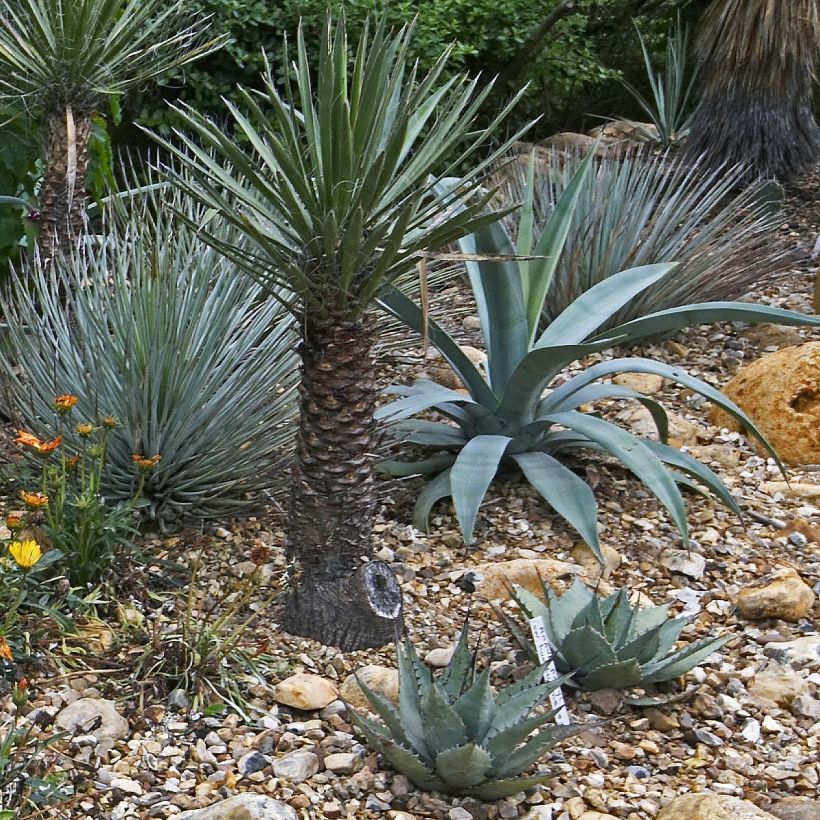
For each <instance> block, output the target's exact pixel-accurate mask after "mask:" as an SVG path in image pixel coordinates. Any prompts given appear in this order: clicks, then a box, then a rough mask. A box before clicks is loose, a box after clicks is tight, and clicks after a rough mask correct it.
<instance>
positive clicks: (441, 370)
mask: <svg viewBox="0 0 820 820" xmlns="http://www.w3.org/2000/svg"><path fill="white" fill-rule="evenodd" d="M459 347H460V349H461V352H462V353H463V354H464V355H465V356H466V357H467V358H468V359H469V360H470V362H471V363H472V365H473V367H475V368H477V369H478V370H481V369H482V368H483V367H484V366H485V365H486V363H487V354H486V353H485V352H484V351H483V350H479V349H478V348H477V347H471V346H470V345H459ZM424 370H425V372H426V373H427V375H428V376H429V377H430V378H431V379H432V380H433V381H434V382H437V383H438V384H440V385H441V386H442V387H449V388H450V389H451V390H460V389H462V388H463V387H464V385H463V384H462V382H461V379H460V378H459V377H458V376H457V375H456V372H455V370H453V368H452V367H450V365H449V364H448V363H447V361H446V360H445V359H444V357H443V356H442V355H441V354H440V353H439V352H438V351H437V350H435V348H434V349H433V352H432V355H431V356H430V357H429V358H428V359H427V360H426V361H425V362H424Z"/></svg>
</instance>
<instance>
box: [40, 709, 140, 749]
mask: <svg viewBox="0 0 820 820" xmlns="http://www.w3.org/2000/svg"><path fill="white" fill-rule="evenodd" d="M54 725H55V727H56V728H57V729H58V730H59V731H61V732H67V733H68V734H69V735H93V736H94V737H95V738H96V739H97V746H98V748H99V749H100V751H105V750H107V749H111V748H112V747H113V746H114V744H115V743H116V742H117V741H118V740H122V739H123V738H124V737H128V721H127V720H126V719H125V718H124V717H123V716H122V715H121V714H120V713H119V712H118V711H117V707H116V705H115V704H114V701H112V700H103V699H102V698H80V699H79V700H75V701H74V703H71V704H69V705H68V706H66V707H65V709H63V710H62V711H61V712H60V713H59V714H58V715H57V717H56V719H55V721H54Z"/></svg>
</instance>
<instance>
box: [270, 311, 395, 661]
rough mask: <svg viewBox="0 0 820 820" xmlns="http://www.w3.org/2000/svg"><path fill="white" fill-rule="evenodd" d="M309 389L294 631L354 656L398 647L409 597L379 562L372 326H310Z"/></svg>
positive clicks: (292, 521) (294, 560)
mask: <svg viewBox="0 0 820 820" xmlns="http://www.w3.org/2000/svg"><path fill="white" fill-rule="evenodd" d="M302 330H303V341H302V345H301V349H300V354H301V358H302V383H301V387H300V420H299V428H298V434H297V450H296V460H295V464H294V468H293V486H292V488H291V500H290V517H289V521H288V543H287V554H288V563H289V571H290V572H291V584H292V588H291V590H290V593H289V595H288V597H287V601H286V611H285V619H284V624H283V625H284V627H285V629H287V630H288V631H289V632H292V633H294V634H297V635H303V636H306V637H310V638H314V639H316V640H317V641H320V642H321V643H324V644H330V645H333V646H338V647H341V648H342V649H345V650H351V649H361V648H365V647H371V646H381V645H382V644H385V643H387V642H388V641H390V640H392V639H393V637H394V635H395V629H396V625H397V623H399V624H400V618H401V592H400V590H399V587H398V584H397V582H396V580H395V577H394V575H393V573H392V572H391V570H390V569H389V568H388V567H387V566H385V565H384V564H382V563H381V562H378V561H371V562H367V563H364V562H363V559H366V558H368V557H369V556H370V555H371V554H372V545H371V533H372V529H373V517H374V514H375V505H376V501H375V496H374V487H373V450H374V443H375V441H374V439H375V422H374V420H373V411H374V409H375V403H376V385H375V380H374V370H375V362H374V355H373V347H374V339H375V328H374V324H373V321H372V319H370V318H365V319H363V320H361V321H350V320H349V319H347V318H346V317H337V316H333V315H331V316H330V317H328V318H323V319H317V318H313V317H310V316H306V317H303V320H302Z"/></svg>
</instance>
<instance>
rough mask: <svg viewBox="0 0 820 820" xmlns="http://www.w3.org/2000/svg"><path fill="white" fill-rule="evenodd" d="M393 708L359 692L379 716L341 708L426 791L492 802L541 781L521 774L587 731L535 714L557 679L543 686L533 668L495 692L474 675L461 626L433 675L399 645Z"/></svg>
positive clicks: (483, 675) (549, 714) (486, 677)
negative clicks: (557, 746)
mask: <svg viewBox="0 0 820 820" xmlns="http://www.w3.org/2000/svg"><path fill="white" fill-rule="evenodd" d="M397 656H398V668H399V702H398V708H394V706H393V705H392V704H391V703H390V702H388V701H387V700H385V699H384V698H382V697H380V696H379V695H378V694H376V693H375V692H373V691H371V690H370V689H369V688H368V687H367V686H366V685H365V684H364V683H363V682H362V681H359V686H360V687H361V689H362V691H363V692H364V694H365V696H366V697H367V699H368V700H369V701H370V705H371V708H372V710H373V711H374V712H375V713H376V714H377V715H378V716H379V717H380V718H381V720H382V721H383V723H378V722H377V721H374V720H372V719H370V718H367V717H364V716H363V715H360V714H358V713H357V712H355V711H354V710H353V709H352V708H349V709H348V714H349V717H350V720H351V722H352V723H353V724H354V725H356V726H357V727H358V728H359V729H360V730H361V732H362V733H363V734H364V736H365V737H366V739H367V741H368V742H369V743H370V745H371V746H372V748H374V749H375V750H376V751H378V752H380V753H381V754H382V755H383V757H384V758H385V760H387V762H389V763H390V765H391V766H392V767H393V768H394V769H396V771H398V772H401V773H402V774H403V775H405V776H406V777H407V778H408V779H409V780H411V781H412V782H413V783H414V784H415V785H416V786H418V788H420V789H424V790H426V791H440V792H448V793H450V794H459V795H464V796H469V797H474V798H477V799H479V800H498V799H500V798H502V797H506V796H509V795H512V794H516V793H518V792H520V791H523V790H525V789H528V788H532V787H533V786H535V785H537V784H539V783H542V782H544V780H546V779H547V778H548V777H550V776H551V775H550V773H545V774H535V775H532V776H529V777H522V776H520V775H521V773H522V772H524V771H525V770H526V769H528V768H529V767H530V766H532V765H533V764H534V763H535V762H536V761H538V760H539V759H540V758H541V757H543V755H544V754H545V753H546V752H547V751H548V750H549V749H550V748H551V747H552V746H553V745H554V744H555V743H557V742H559V741H561V740H563V739H564V738H567V737H570V736H572V735H574V734H576V733H578V732H580V731H582V730H583V729H585V728H588V727H587V726H580V725H574V726H558V725H556V724H555V723H554V722H552V721H553V719H554V716H555V711H554V710H548V711H543V710H542V711H538V708H539V707H540V706H543V704H544V703H545V701H546V700H547V699H548V698H549V695H550V693H551V692H552V691H553V690H555V689H556V688H557V687H558V686H560V685H561V684H562V683H564V682H565V679H564V678H561V679H559V680H556V681H553V682H550V683H543V682H542V677H543V673H544V669H543V667H537V668H536V669H534V670H533V671H532V672H531V673H530V674H529V675H527V676H526V677H525V678H523V679H522V680H520V681H518V682H517V683H515V684H513V685H511V686H508V687H507V688H505V689H504V690H503V691H501V692H499V693H496V692H494V690H493V688H492V686H491V685H490V670H489V669H488V668H485V669H484V670H483V671H481V672H480V673H477V672H476V669H475V661H476V654H475V652H472V651H471V650H470V649H469V647H468V645H467V626H466V624H465V627H464V630H463V631H462V634H461V638H460V639H459V642H458V645H457V647H456V650H455V652H454V654H453V658H452V660H451V661H450V664H449V665H448V666H447V668H446V669H444V670H443V671H442V673H441V674H440V675H439V676H438V677H435V676H434V675H433V674H432V672H431V671H430V669H428V668H427V666H425V665H424V663H423V662H422V661H421V660H420V659H419V657H418V654H417V653H416V650H415V648H414V647H413V645H412V644H411V643H410V642H409V641H406V642H405V645H404V648H403V649H401V648H398V651H397Z"/></svg>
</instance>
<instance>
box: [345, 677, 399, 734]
mask: <svg viewBox="0 0 820 820" xmlns="http://www.w3.org/2000/svg"><path fill="white" fill-rule="evenodd" d="M356 683H357V684H358V686H359V689H361V690H362V692H363V693H364V696H365V697H366V698H367V700H368V702H369V703H370V706H371V708H372V710H373V711H374V712H375V713H376V714H377V715H378V716H379V717H380V718H381V719H382V720H383V721H384V724H385V726H386V727H387V730H388V731H389V732H390V734H391V736H392V737H393V739H394V740H395V741H396V742H397V743H400V744H401V745H402V746H415V744H414V743H413V740H411V739H410V738H408V737H407V735H406V734H405V731H404V727H403V726H402V723H401V717H400V716H399V714H398V713H397V712H396V710H395V709H394V708H393V704H392V703H390V701H388V700H386V699H385V698H383V697H382V696H381V695H379V694H377V693H376V692H374V691H373V690H372V689H371V688H370V687H369V686H368V685H367V684H366V683H365V682H364V681H363V680H361V679H360V678H359V676H358V675H357V676H356ZM348 711H350V712H353V711H355V710H354V709H352V708H351V707H348ZM363 720H366V718H363Z"/></svg>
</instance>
